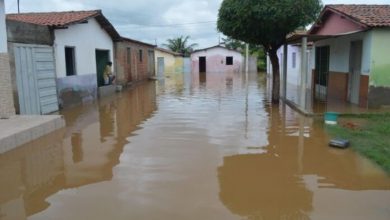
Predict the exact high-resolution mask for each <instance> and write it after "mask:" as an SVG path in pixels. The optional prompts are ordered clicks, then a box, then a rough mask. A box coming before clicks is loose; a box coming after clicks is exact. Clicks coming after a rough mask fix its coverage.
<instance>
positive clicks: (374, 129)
mask: <svg viewBox="0 0 390 220" xmlns="http://www.w3.org/2000/svg"><path fill="white" fill-rule="evenodd" d="M341 119H342V120H341V121H343V122H341V123H339V124H338V125H336V126H328V127H327V131H328V133H329V134H330V135H331V136H332V137H334V138H335V137H340V138H344V139H348V140H349V141H350V143H351V147H352V148H353V149H354V150H356V151H357V152H359V153H360V154H362V155H364V156H366V157H368V158H369V159H371V160H373V161H375V162H376V163H377V164H379V165H380V166H381V167H382V168H383V169H384V170H385V171H386V172H387V174H390V114H366V115H358V116H356V115H355V116H352V115H345V116H341ZM354 120H358V121H359V123H355V122H354ZM362 121H364V123H362Z"/></svg>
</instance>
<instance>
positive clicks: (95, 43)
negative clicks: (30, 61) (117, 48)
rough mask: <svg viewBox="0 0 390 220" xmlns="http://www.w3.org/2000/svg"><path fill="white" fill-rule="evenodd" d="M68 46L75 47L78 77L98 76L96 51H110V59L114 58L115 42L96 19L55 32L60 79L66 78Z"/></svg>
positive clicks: (55, 48)
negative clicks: (66, 50)
mask: <svg viewBox="0 0 390 220" xmlns="http://www.w3.org/2000/svg"><path fill="white" fill-rule="evenodd" d="M66 46H70V47H75V59H76V75H89V74H94V75H96V72H97V71H96V58H95V51H96V49H99V50H109V51H110V58H111V59H112V58H113V42H112V40H111V38H110V36H109V35H108V34H107V32H105V31H104V30H103V29H102V28H101V27H100V25H99V24H98V23H97V21H96V20H95V19H94V18H92V19H89V20H88V23H85V24H75V25H70V26H69V27H68V28H67V29H57V30H55V44H54V50H55V57H56V70H57V71H56V72H57V77H58V78H61V77H66V66H65V47H66Z"/></svg>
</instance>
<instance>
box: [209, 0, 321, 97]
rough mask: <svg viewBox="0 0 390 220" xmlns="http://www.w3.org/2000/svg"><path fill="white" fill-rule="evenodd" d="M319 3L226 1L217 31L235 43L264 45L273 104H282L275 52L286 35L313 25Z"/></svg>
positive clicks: (300, 0)
mask: <svg viewBox="0 0 390 220" xmlns="http://www.w3.org/2000/svg"><path fill="white" fill-rule="evenodd" d="M321 7H322V6H321V2H320V0H224V1H223V2H222V5H221V8H220V9H219V13H218V24H217V27H218V30H219V31H221V32H222V33H224V34H225V35H226V36H229V37H231V38H234V39H238V40H241V41H245V42H247V43H250V44H255V45H262V46H263V48H264V50H265V51H266V52H267V53H268V55H269V56H270V59H271V62H272V67H273V74H274V77H273V89H272V100H273V102H278V101H279V60H278V58H277V56H276V51H277V50H278V49H279V48H280V46H281V45H283V44H284V43H285V42H286V36H287V34H289V33H291V32H293V31H294V30H295V29H296V28H298V27H305V26H306V25H308V24H310V23H311V22H313V21H314V19H315V18H316V17H317V15H318V13H319V12H320V10H321Z"/></svg>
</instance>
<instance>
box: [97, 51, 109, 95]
mask: <svg viewBox="0 0 390 220" xmlns="http://www.w3.org/2000/svg"><path fill="white" fill-rule="evenodd" d="M109 52H110V51H109V50H96V52H95V56H96V74H97V75H96V77H97V84H98V87H101V86H104V78H103V73H104V68H105V67H106V65H107V62H108V61H110V54H109Z"/></svg>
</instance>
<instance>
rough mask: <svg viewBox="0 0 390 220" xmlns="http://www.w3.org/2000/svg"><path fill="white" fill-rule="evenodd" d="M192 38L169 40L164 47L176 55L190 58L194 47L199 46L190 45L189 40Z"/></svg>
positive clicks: (182, 37) (181, 37)
mask: <svg viewBox="0 0 390 220" xmlns="http://www.w3.org/2000/svg"><path fill="white" fill-rule="evenodd" d="M189 39H190V36H185V37H184V36H180V37H177V38H173V39H168V40H167V43H166V44H163V46H164V47H167V48H168V49H170V50H172V51H173V52H176V53H181V54H183V56H185V57H188V56H190V53H191V52H192V51H193V50H194V47H196V46H198V44H196V43H194V44H190V45H188V40H189Z"/></svg>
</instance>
